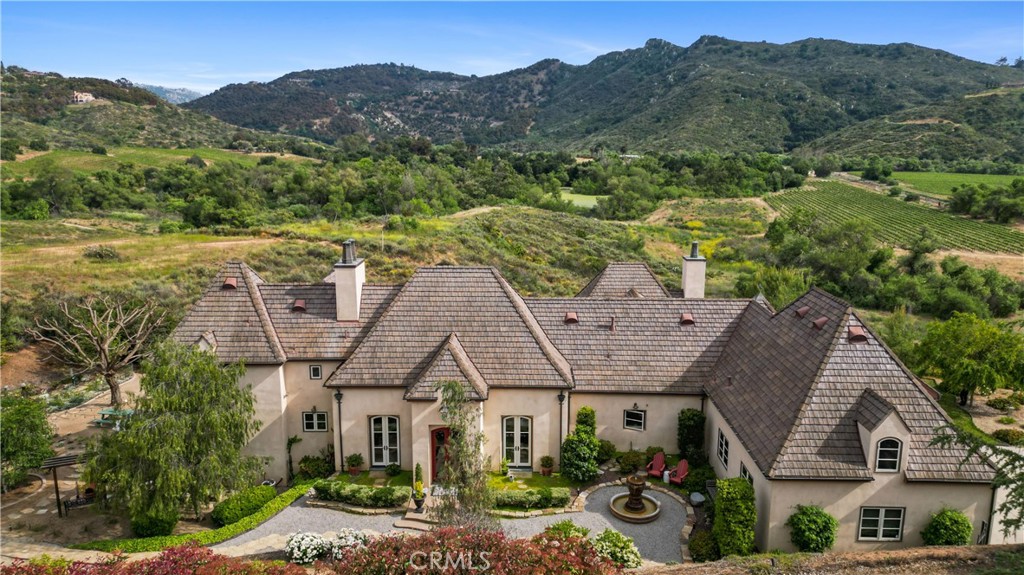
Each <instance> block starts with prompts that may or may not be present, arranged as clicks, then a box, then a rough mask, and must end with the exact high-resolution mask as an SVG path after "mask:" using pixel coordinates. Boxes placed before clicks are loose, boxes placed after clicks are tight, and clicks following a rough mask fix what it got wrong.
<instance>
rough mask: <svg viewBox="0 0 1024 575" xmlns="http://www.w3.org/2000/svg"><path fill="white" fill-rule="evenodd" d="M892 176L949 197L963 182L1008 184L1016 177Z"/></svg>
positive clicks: (923, 189) (922, 189) (940, 195)
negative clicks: (954, 188) (955, 187)
mask: <svg viewBox="0 0 1024 575" xmlns="http://www.w3.org/2000/svg"><path fill="white" fill-rule="evenodd" d="M892 177H893V178H895V179H897V180H899V181H900V182H903V183H906V184H908V185H910V186H911V187H913V188H914V189H916V190H919V191H921V192H923V193H925V194H928V195H930V196H936V197H940V198H945V197H949V195H950V194H952V193H953V187H954V186H959V185H961V184H988V185H989V186H1008V185H1010V182H1012V181H1013V180H1014V179H1015V178H1020V177H1022V176H1004V175H1000V174H953V173H946V172H893V173H892Z"/></svg>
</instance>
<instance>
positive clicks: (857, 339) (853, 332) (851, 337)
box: [846, 325, 868, 343]
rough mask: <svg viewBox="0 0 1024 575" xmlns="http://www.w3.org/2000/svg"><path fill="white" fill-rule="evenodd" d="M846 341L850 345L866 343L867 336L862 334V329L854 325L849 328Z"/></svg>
mask: <svg viewBox="0 0 1024 575" xmlns="http://www.w3.org/2000/svg"><path fill="white" fill-rule="evenodd" d="M846 339H847V341H849V342H850V343H867V341H868V335H867V334H866V333H864V328H862V327H859V326H855V325H854V326H850V331H849V333H848V334H847V336H846Z"/></svg>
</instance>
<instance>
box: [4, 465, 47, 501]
mask: <svg viewBox="0 0 1024 575" xmlns="http://www.w3.org/2000/svg"><path fill="white" fill-rule="evenodd" d="M28 475H31V476H32V477H35V478H36V479H38V480H39V487H36V490H35V491H33V492H32V493H29V494H28V495H25V496H24V497H19V498H18V499H15V500H14V501H5V502H4V503H3V505H0V508H2V509H10V508H11V507H14V506H15V505H20V504H21V502H22V501H25V500H26V499H28V498H29V497H32V496H34V495H36V494H37V493H39V492H40V491H42V490H43V488H44V487H46V478H45V477H43V476H42V475H40V474H38V473H29V474H28Z"/></svg>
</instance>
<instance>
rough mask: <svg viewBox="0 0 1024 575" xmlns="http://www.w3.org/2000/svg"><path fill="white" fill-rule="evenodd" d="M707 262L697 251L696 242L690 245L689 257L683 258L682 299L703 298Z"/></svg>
mask: <svg viewBox="0 0 1024 575" xmlns="http://www.w3.org/2000/svg"><path fill="white" fill-rule="evenodd" d="M707 267H708V261H707V260H706V259H704V256H702V255H700V251H698V250H697V242H696V241H694V242H693V243H692V244H690V255H688V256H683V281H682V286H683V297H685V298H690V299H701V298H703V297H704V283H705V281H706V275H707Z"/></svg>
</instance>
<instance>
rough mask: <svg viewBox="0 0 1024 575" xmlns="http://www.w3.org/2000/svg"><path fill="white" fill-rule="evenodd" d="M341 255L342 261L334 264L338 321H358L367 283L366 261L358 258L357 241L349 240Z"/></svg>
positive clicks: (346, 241)
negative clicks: (364, 286) (364, 287)
mask: <svg viewBox="0 0 1024 575" xmlns="http://www.w3.org/2000/svg"><path fill="white" fill-rule="evenodd" d="M342 246H344V248H343V251H342V253H341V261H339V262H338V263H336V264H334V295H335V300H336V301H337V306H338V321H358V320H359V302H360V301H361V300H362V296H363V284H364V283H366V266H365V265H364V263H365V260H363V259H362V258H356V241H355V240H352V239H349V240H345V243H344V244H342Z"/></svg>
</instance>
